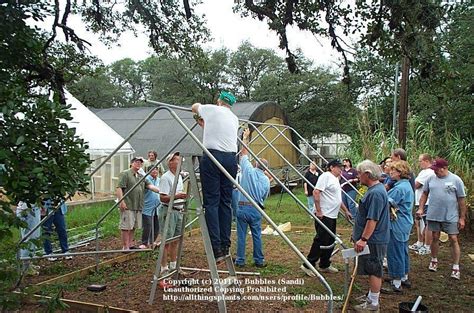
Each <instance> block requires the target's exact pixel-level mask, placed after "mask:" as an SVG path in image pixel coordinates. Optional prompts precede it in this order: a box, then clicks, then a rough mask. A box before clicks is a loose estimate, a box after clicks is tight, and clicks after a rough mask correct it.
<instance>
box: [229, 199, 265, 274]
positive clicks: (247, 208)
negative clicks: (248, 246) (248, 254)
mask: <svg viewBox="0 0 474 313" xmlns="http://www.w3.org/2000/svg"><path fill="white" fill-rule="evenodd" d="M247 226H250V232H251V233H252V241H253V260H254V262H255V264H263V262H264V258H263V250H262V215H261V214H260V212H259V211H258V210H257V209H256V208H254V207H253V206H251V205H239V208H238V209H237V258H236V259H235V264H239V265H244V264H245V241H246V239H247Z"/></svg>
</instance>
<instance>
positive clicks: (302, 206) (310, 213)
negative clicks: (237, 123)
mask: <svg viewBox="0 0 474 313" xmlns="http://www.w3.org/2000/svg"><path fill="white" fill-rule="evenodd" d="M252 126H253V127H254V130H255V131H256V132H257V133H258V134H260V135H261V133H260V131H259V130H258V128H256V127H255V126H254V125H252ZM262 138H263V140H264V141H265V142H266V143H267V144H268V143H269V142H268V139H266V138H265V137H264V136H262ZM239 141H240V142H241V143H242V145H244V146H245V147H246V148H248V147H247V145H245V144H244V143H243V141H242V140H240V138H239ZM271 147H272V149H273V150H274V151H275V152H276V154H277V155H278V156H279V157H280V158H281V159H283V160H284V161H285V162H286V163H287V164H288V165H289V166H290V167H291V168H292V169H293V170H294V171H296V172H298V171H297V170H296V169H295V167H294V166H293V165H292V164H291V163H290V162H288V160H287V159H286V158H285V157H284V156H283V155H282V154H281V153H280V151H278V150H277V149H275V147H273V146H271ZM249 153H251V154H252V157H253V158H254V159H255V160H256V161H257V162H258V163H259V164H260V165H261V166H262V167H263V168H264V169H265V170H266V171H267V172H269V173H270V174H271V175H272V177H273V178H274V179H275V180H276V181H277V182H278V183H279V184H280V185H281V186H282V187H284V189H285V191H286V192H287V193H288V194H289V195H290V196H291V197H292V198H293V199H294V200H295V201H296V202H297V203H298V204H299V205H300V207H301V208H303V209H304V210H305V211H306V213H308V214H309V215H310V216H311V217H312V218H313V219H314V220H315V221H316V222H317V223H318V224H319V225H320V226H321V227H322V228H323V229H324V230H325V231H327V232H328V234H330V235H331V237H333V238H334V240H335V242H337V243H339V244H341V246H342V247H343V248H344V249H346V246H345V245H344V243H343V242H342V240H341V239H340V238H339V237H338V236H337V235H336V234H334V233H333V232H332V231H331V230H330V229H329V228H328V227H327V226H326V225H324V223H323V222H321V220H320V219H319V218H317V217H316V215H314V213H313V212H311V211H310V210H309V209H308V207H307V206H306V205H305V204H303V203H302V202H301V200H300V199H298V198H297V197H296V196H295V195H294V194H293V193H292V192H291V191H290V190H289V188H287V187H286V186H284V184H283V183H282V182H281V181H280V180H279V179H278V178H277V177H276V176H275V175H273V173H271V171H270V170H269V169H268V168H267V167H266V166H265V165H264V164H263V163H262V162H261V161H260V159H259V158H258V157H257V156H256V155H254V154H253V152H250V150H249ZM298 174H299V172H298ZM306 181H307V180H306ZM331 247H332V245H331V246H328V247H327V248H331Z"/></svg>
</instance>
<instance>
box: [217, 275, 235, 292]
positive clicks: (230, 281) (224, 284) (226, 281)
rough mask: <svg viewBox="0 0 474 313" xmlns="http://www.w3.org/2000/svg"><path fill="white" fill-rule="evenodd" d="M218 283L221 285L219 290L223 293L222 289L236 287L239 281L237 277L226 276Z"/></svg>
mask: <svg viewBox="0 0 474 313" xmlns="http://www.w3.org/2000/svg"><path fill="white" fill-rule="evenodd" d="M219 282H220V283H221V284H220V287H221V290H222V291H224V289H226V288H228V287H230V286H234V285H238V284H239V279H238V278H237V276H227V277H226V278H222V279H220V280H219Z"/></svg>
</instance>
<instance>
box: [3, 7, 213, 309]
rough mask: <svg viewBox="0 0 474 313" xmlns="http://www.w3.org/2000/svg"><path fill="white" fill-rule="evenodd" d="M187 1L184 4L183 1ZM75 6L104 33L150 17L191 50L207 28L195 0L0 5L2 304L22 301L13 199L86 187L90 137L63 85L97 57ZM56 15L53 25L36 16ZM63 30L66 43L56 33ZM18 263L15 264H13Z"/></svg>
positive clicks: (111, 34) (167, 46)
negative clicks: (81, 132) (78, 131)
mask: <svg viewBox="0 0 474 313" xmlns="http://www.w3.org/2000/svg"><path fill="white" fill-rule="evenodd" d="M183 6H184V9H182V8H183ZM72 12H78V13H79V14H81V15H82V16H83V18H84V19H85V21H86V23H87V25H88V27H89V29H90V30H92V31H95V32H100V33H101V34H102V38H103V39H104V40H105V41H110V40H114V39H115V38H117V37H118V36H120V33H121V31H123V30H125V29H132V30H136V26H137V25H138V24H142V25H145V27H146V29H147V32H148V35H149V39H150V44H151V45H152V46H153V47H154V49H155V50H156V51H169V52H170V53H174V54H176V55H182V56H184V57H189V56H190V55H192V54H193V51H198V50H200V48H199V44H200V42H202V41H204V40H205V38H207V30H206V29H205V28H204V26H203V24H202V23H201V21H200V17H199V16H196V15H193V14H192V9H191V8H190V6H189V1H188V0H184V4H181V2H180V1H173V0H169V1H157V0H156V1H146V2H143V1H137V0H130V1H128V2H127V3H126V4H125V5H124V6H118V5H117V6H116V5H115V2H113V1H110V2H104V1H99V0H92V1H71V0H65V1H62V2H61V3H60V1H54V2H52V1H47V0H33V1H17V0H6V1H2V4H1V5H0V16H2V19H1V20H0V42H1V44H0V55H2V60H1V61H0V99H1V100H0V101H1V115H0V134H1V138H2V140H1V149H0V166H1V168H2V171H0V181H2V185H3V189H4V191H3V192H4V193H5V194H6V196H7V199H5V198H3V197H2V199H1V205H2V208H1V210H0V219H1V220H0V241H1V242H2V244H3V247H2V249H1V252H0V259H1V260H2V262H0V276H2V280H1V282H0V304H1V305H2V308H3V309H11V308H13V307H14V306H15V305H16V304H17V303H18V302H17V299H16V296H15V295H13V294H12V293H11V291H12V290H13V289H14V288H15V284H12V282H17V281H18V279H17V277H16V276H15V275H16V271H14V268H15V266H14V264H15V259H14V254H15V251H16V248H17V247H16V246H15V244H14V242H15V240H16V239H17V238H14V237H13V232H12V231H11V229H10V228H11V227H19V226H20V225H21V223H19V222H18V220H17V219H16V218H15V217H14V215H13V212H12V210H11V208H10V204H16V203H17V202H18V201H19V200H23V201H25V202H27V203H28V204H29V205H31V204H34V203H36V204H40V202H41V200H42V199H44V198H51V199H52V200H53V201H54V203H55V204H58V203H59V201H61V200H63V199H64V198H66V197H67V196H69V195H72V194H74V193H75V192H76V191H77V190H85V189H86V185H87V182H88V177H87V176H86V175H85V174H84V173H85V169H86V168H87V167H88V164H89V158H88V155H87V154H86V153H85V149H86V145H85V143H84V142H83V141H82V140H81V139H80V138H78V137H77V136H75V132H74V130H73V129H70V128H68V127H67V125H66V124H65V123H64V121H66V120H68V119H70V118H71V117H70V114H69V112H68V106H67V105H66V101H65V94H64V86H65V84H66V83H67V82H69V81H75V80H77V79H79V77H78V74H83V71H85V70H88V66H89V65H90V64H91V60H90V59H89V58H87V57H84V53H85V47H86V46H87V45H88V44H89V43H88V42H87V41H85V40H83V39H81V38H80V37H78V36H77V34H76V33H75V31H74V29H73V28H71V27H70V25H69V24H68V17H69V15H70V14H71V13H72ZM48 18H51V19H52V24H51V28H50V30H49V31H44V30H42V29H40V28H39V27H38V26H35V23H34V22H45V21H46V20H47V19H48ZM58 31H62V33H63V34H64V37H65V39H66V42H67V44H61V43H59V41H58V38H57V36H58ZM12 269H13V270H12Z"/></svg>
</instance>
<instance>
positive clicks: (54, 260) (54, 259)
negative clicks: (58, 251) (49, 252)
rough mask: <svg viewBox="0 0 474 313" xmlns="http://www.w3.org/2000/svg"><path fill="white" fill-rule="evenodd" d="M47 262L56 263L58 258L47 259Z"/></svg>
mask: <svg viewBox="0 0 474 313" xmlns="http://www.w3.org/2000/svg"><path fill="white" fill-rule="evenodd" d="M47 260H48V261H50V262H56V261H57V260H58V258H56V257H54V256H50V257H48V258H47Z"/></svg>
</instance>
